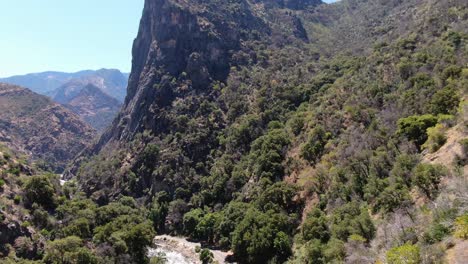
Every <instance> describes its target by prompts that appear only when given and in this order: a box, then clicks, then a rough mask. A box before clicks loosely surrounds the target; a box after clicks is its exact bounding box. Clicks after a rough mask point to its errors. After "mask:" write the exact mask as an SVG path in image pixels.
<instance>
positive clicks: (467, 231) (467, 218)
mask: <svg viewBox="0 0 468 264" xmlns="http://www.w3.org/2000/svg"><path fill="white" fill-rule="evenodd" d="M455 236H456V237H458V238H461V239H468V214H465V215H462V216H460V217H458V218H457V219H456V220H455Z"/></svg>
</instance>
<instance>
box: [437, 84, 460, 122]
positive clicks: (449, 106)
mask: <svg viewBox="0 0 468 264" xmlns="http://www.w3.org/2000/svg"><path fill="white" fill-rule="evenodd" d="M459 103H460V96H459V95H458V92H457V89H456V88H455V87H453V85H448V86H446V87H445V88H443V89H441V90H438V91H437V92H436V93H435V94H434V95H433V96H432V99H431V102H430V109H431V112H432V113H433V114H434V115H438V114H455V113H456V111H457V107H458V104H459Z"/></svg>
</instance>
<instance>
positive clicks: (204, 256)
mask: <svg viewBox="0 0 468 264" xmlns="http://www.w3.org/2000/svg"><path fill="white" fill-rule="evenodd" d="M213 257H214V256H213V252H211V250H209V249H206V248H204V249H202V251H201V252H200V261H201V262H202V263H203V264H210V263H213Z"/></svg>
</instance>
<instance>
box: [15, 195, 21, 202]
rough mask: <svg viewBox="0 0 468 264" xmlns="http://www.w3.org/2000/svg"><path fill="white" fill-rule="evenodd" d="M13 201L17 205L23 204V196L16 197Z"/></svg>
mask: <svg viewBox="0 0 468 264" xmlns="http://www.w3.org/2000/svg"><path fill="white" fill-rule="evenodd" d="M13 201H14V203H15V204H20V203H21V196H19V195H15V197H14V198H13Z"/></svg>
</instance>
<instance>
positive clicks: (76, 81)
mask: <svg viewBox="0 0 468 264" xmlns="http://www.w3.org/2000/svg"><path fill="white" fill-rule="evenodd" d="M128 76H129V75H128V74H126V73H122V72H120V71H119V70H115V69H100V70H97V71H92V70H86V71H79V72H76V73H63V72H43V73H32V74H27V75H22V76H13V77H10V78H5V79H0V82H2V81H4V82H6V83H10V84H14V85H20V86H23V87H27V88H29V89H31V90H32V91H34V92H36V93H39V94H42V95H46V96H48V97H50V98H51V99H52V100H53V101H55V102H57V103H60V104H62V105H64V106H65V107H67V108H68V109H70V110H72V111H73V112H74V113H76V114H78V115H79V116H80V117H81V118H82V119H83V120H84V121H86V122H87V123H88V124H90V125H91V126H93V127H94V128H95V129H97V130H98V131H103V130H104V129H105V128H106V127H107V126H108V125H110V123H111V122H112V120H113V119H114V117H115V116H116V115H117V113H118V111H119V110H120V107H121V105H122V102H123V101H124V100H125V96H126V95H127V82H128ZM91 86H92V87H91ZM90 88H91V89H92V90H93V91H92V92H90ZM96 89H97V90H99V91H97V90H96ZM83 90H84V91H83Z"/></svg>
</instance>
